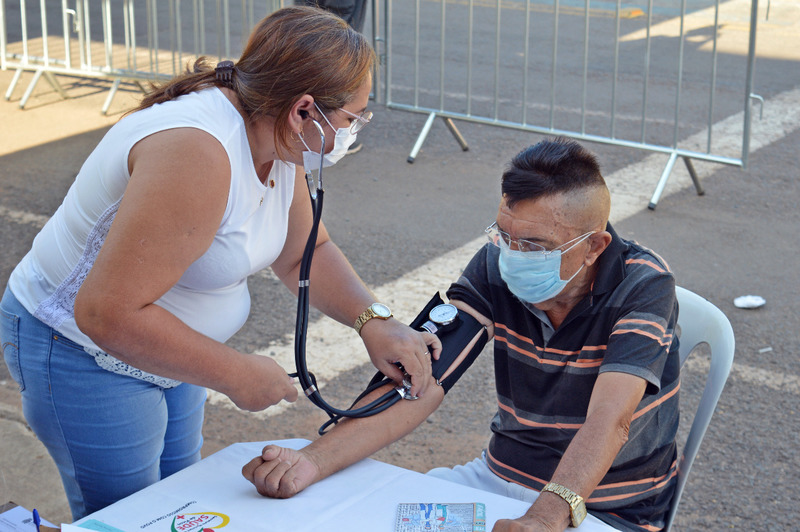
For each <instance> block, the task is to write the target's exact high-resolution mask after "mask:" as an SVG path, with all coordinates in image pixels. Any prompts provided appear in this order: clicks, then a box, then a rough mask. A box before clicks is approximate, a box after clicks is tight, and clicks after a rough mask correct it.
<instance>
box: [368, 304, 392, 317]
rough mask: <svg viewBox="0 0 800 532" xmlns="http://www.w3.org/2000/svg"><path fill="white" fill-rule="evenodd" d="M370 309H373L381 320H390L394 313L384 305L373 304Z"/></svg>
mask: <svg viewBox="0 0 800 532" xmlns="http://www.w3.org/2000/svg"><path fill="white" fill-rule="evenodd" d="M370 308H371V309H372V312H374V313H375V314H376V315H377V316H379V317H381V318H388V317H389V316H391V315H392V311H391V310H389V307H387V306H386V305H384V304H383V303H373V304H372V306H371V307H370Z"/></svg>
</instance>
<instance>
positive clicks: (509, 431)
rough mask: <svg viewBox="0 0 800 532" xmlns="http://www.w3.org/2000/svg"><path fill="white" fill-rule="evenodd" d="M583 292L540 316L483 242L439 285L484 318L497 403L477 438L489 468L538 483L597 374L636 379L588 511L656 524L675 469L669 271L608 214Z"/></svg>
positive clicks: (551, 467)
mask: <svg viewBox="0 0 800 532" xmlns="http://www.w3.org/2000/svg"><path fill="white" fill-rule="evenodd" d="M607 230H608V231H609V232H610V233H611V235H612V241H611V243H610V244H609V246H608V248H606V250H605V251H604V252H603V254H602V255H601V256H600V258H599V259H598V261H599V262H598V270H597V277H596V278H595V281H594V283H593V285H592V288H591V292H590V293H589V294H588V295H587V296H586V297H585V298H584V299H583V300H582V301H580V303H578V305H576V306H575V308H573V309H572V311H571V312H570V313H569V315H568V316H567V318H566V319H565V320H564V322H563V323H562V324H561V326H560V327H559V328H558V329H557V330H553V329H552V327H551V326H550V322H549V320H548V319H547V316H546V315H545V314H544V313H543V312H541V311H540V310H538V309H536V308H534V307H533V306H532V305H529V304H525V303H523V302H521V301H520V300H518V299H517V298H516V297H515V296H514V295H513V294H512V293H511V292H510V291H509V290H508V288H507V287H506V284H505V283H504V282H503V280H502V278H501V277H500V272H499V270H498V266H497V260H498V249H497V248H496V247H495V246H492V245H487V246H485V247H484V248H483V249H481V250H480V251H479V252H478V253H477V254H476V255H475V256H474V257H473V259H472V261H471V262H470V263H469V265H468V266H467V268H466V270H465V271H464V273H463V275H462V276H461V278H460V279H459V280H458V281H457V282H456V283H454V284H453V285H452V286H451V287H450V289H449V290H448V293H447V295H448V297H449V298H451V299H457V300H461V301H463V302H465V303H467V304H469V305H470V306H472V307H473V308H475V309H476V310H477V311H478V312H480V313H482V314H483V315H485V316H487V317H489V318H490V319H492V320H493V322H494V325H495V339H494V366H495V379H496V385H497V402H498V410H497V414H496V415H495V416H494V419H493V420H492V424H491V429H492V432H493V435H492V439H491V441H490V443H489V448H488V449H487V453H486V455H487V460H488V463H489V467H490V468H491V469H492V471H494V472H495V473H496V474H497V475H499V476H500V477H502V478H504V479H506V480H509V481H512V482H516V483H518V484H522V485H524V486H527V487H530V488H532V489H535V490H537V491H538V490H541V489H542V488H543V487H544V485H545V484H547V482H548V481H549V479H550V477H551V476H552V475H553V472H554V471H555V469H556V466H557V465H558V462H559V460H560V459H561V456H562V455H563V453H564V451H565V450H566V448H567V446H568V445H569V443H570V441H571V440H572V438H573V437H574V436H575V433H576V432H577V431H578V430H579V429H580V428H581V426H582V424H583V422H584V421H585V418H586V411H587V409H588V406H589V398H590V397H591V393H592V388H593V387H594V383H595V379H596V378H597V375H598V374H599V373H601V372H605V371H615V372H622V373H630V374H633V375H637V376H639V377H641V378H643V379H645V380H646V381H647V383H648V384H647V389H646V391H645V395H644V398H643V399H642V402H641V403H640V404H639V406H638V408H637V409H636V413H635V414H634V418H633V421H632V423H631V427H630V433H629V439H628V441H627V442H626V443H625V445H624V446H623V447H622V449H621V450H620V452H619V454H618V455H617V458H616V460H615V461H614V463H613V465H612V466H611V468H610V469H609V471H608V473H607V474H606V476H605V478H603V480H602V481H601V482H600V484H599V485H598V487H597V489H596V490H595V491H594V493H592V495H591V496H590V497H589V498H588V499H587V501H586V506H587V508H588V510H589V511H590V513H592V514H594V515H595V516H597V517H598V518H600V519H602V520H603V521H605V522H607V523H609V524H611V525H612V526H614V527H616V528H620V529H623V530H626V529H627V530H658V529H660V528H662V527H663V526H664V519H665V517H666V511H667V508H668V505H669V501H670V500H671V498H672V494H673V492H674V486H675V476H676V445H675V436H676V433H677V428H678V390H679V388H680V379H679V374H680V364H679V358H678V341H677V338H674V337H673V330H674V328H675V324H676V322H677V317H678V304H677V300H676V297H675V279H674V277H673V275H672V273H671V272H670V270H669V267H668V266H667V264H666V263H665V262H664V261H663V260H662V259H661V258H660V257H658V256H657V255H656V254H654V253H653V252H652V251H650V250H648V249H646V248H644V247H642V246H639V245H638V244H636V243H634V242H630V241H626V240H623V239H621V238H620V237H619V236H618V235H617V234H616V232H615V231H614V230H613V229H612V227H611V225H610V224H609V226H608V229H607Z"/></svg>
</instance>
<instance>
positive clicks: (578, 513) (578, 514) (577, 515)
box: [571, 501, 586, 526]
mask: <svg viewBox="0 0 800 532" xmlns="http://www.w3.org/2000/svg"><path fill="white" fill-rule="evenodd" d="M571 517H572V526H578V525H579V524H581V522H583V520H584V519H585V518H586V505H585V504H584V502H583V501H581V502H580V503H579V504H578V505H577V506H576V507H575V509H574V510H573V511H572V516H571Z"/></svg>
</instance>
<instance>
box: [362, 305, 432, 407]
mask: <svg viewBox="0 0 800 532" xmlns="http://www.w3.org/2000/svg"><path fill="white" fill-rule="evenodd" d="M361 338H362V339H363V340H364V345H366V346H367V351H369V357H370V359H371V360H372V363H373V364H374V365H375V367H376V368H378V370H379V371H380V372H381V373H383V374H384V375H386V376H387V377H389V378H390V379H392V380H393V381H395V382H396V383H398V384H400V383H402V382H403V370H405V372H406V373H408V375H410V376H411V384H412V386H411V390H410V392H411V395H416V396H422V395H423V394H424V393H425V389H426V388H427V387H428V385H429V384H430V382H431V379H430V376H431V356H433V358H434V359H437V360H438V358H439V354H440V353H441V352H442V342H441V341H440V340H439V337H437V336H436V335H435V334H431V333H428V332H420V331H415V330H414V329H412V328H411V327H409V326H408V325H404V324H403V323H401V322H399V321H398V320H396V319H394V318H389V319H388V320H380V319H372V320H369V321H368V322H367V323H365V324H364V326H363V327H362V328H361ZM396 363H400V364H401V365H402V366H403V370H401V369H400V368H398V367H397V366H396V365H395V364H396Z"/></svg>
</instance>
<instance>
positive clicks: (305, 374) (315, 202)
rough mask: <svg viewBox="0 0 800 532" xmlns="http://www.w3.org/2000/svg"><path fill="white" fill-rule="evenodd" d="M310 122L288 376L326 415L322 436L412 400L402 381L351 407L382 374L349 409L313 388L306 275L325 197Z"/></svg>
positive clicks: (381, 383) (371, 387) (378, 384)
mask: <svg viewBox="0 0 800 532" xmlns="http://www.w3.org/2000/svg"><path fill="white" fill-rule="evenodd" d="M311 122H312V123H313V124H314V126H316V128H317V130H318V131H319V136H320V139H321V144H322V146H321V147H320V152H319V170H318V171H317V180H316V183H315V182H314V176H313V175H312V173H311V170H309V169H306V182H307V183H308V193H309V196H310V198H311V208H312V226H311V232H310V233H309V235H308V240H307V241H306V246H305V249H304V250H303V258H302V260H301V262H300V278H299V284H298V292H297V322H296V324H295V336H294V363H295V368H296V369H297V373H292V374H290V375H289V376H290V377H297V379H298V380H299V381H300V385H301V386H302V388H303V391H304V392H305V394H306V397H308V398H309V399H310V400H311V402H312V403H314V404H315V405H316V406H318V407H319V408H321V409H322V410H324V411H325V413H327V414H328V416H330V419H329V420H328V421H326V422H325V423H324V424H323V425H322V426H321V427H320V428H319V434H320V435H322V434H324V433H325V431H326V430H327V429H328V427H329V426H330V425H331V424H336V423H338V422H339V420H341V419H342V418H344V417H350V418H361V417H368V416H372V415H375V414H378V413H380V412H383V411H384V410H386V409H387V408H389V407H390V406H392V405H393V404H395V403H396V402H397V401H398V400H400V399H401V398H406V399H413V398H414V397H413V396H410V394H409V391H408V390H409V388H410V383H404V385H403V386H397V387H396V388H395V389H393V390H391V391H389V392H386V393H385V394H383V395H382V396H381V397H379V398H378V399H375V400H374V401H372V402H370V403H369V404H367V405H364V406H361V407H359V408H353V406H354V405H355V404H356V403H358V401H360V400H361V399H362V398H363V397H365V396H366V395H367V394H369V393H370V392H372V391H373V390H376V389H378V388H380V387H381V386H384V385H386V384H388V383H390V382H392V380H391V379H389V378H388V377H385V378H383V379H382V380H379V381H378V382H374V383H371V384H370V385H369V386H368V387H367V389H366V390H364V391H363V392H362V393H361V394H360V395H359V396H358V397H357V398H356V399H355V401H353V404H352V405H351V406H350V408H349V409H347V410H341V409H338V408H335V407H333V406H331V405H330V404H328V403H327V402H326V401H325V399H323V398H322V395H321V394H320V391H319V388H318V387H317V381H316V378H315V377H314V374H313V373H311V372H309V371H308V365H307V364H306V337H307V332H308V311H309V301H310V294H309V287H310V284H311V281H310V279H309V275H310V272H311V260H312V258H313V256H314V248H315V247H316V243H317V232H318V230H319V222H320V220H321V219H322V201H323V198H324V196H325V191H324V190H323V188H322V166H323V161H324V157H325V132H324V131H323V129H322V126H321V125H320V123H319V122H317V121H316V120H314V119H313V118H312V119H311ZM374 380H375V379H373V381H374Z"/></svg>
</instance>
